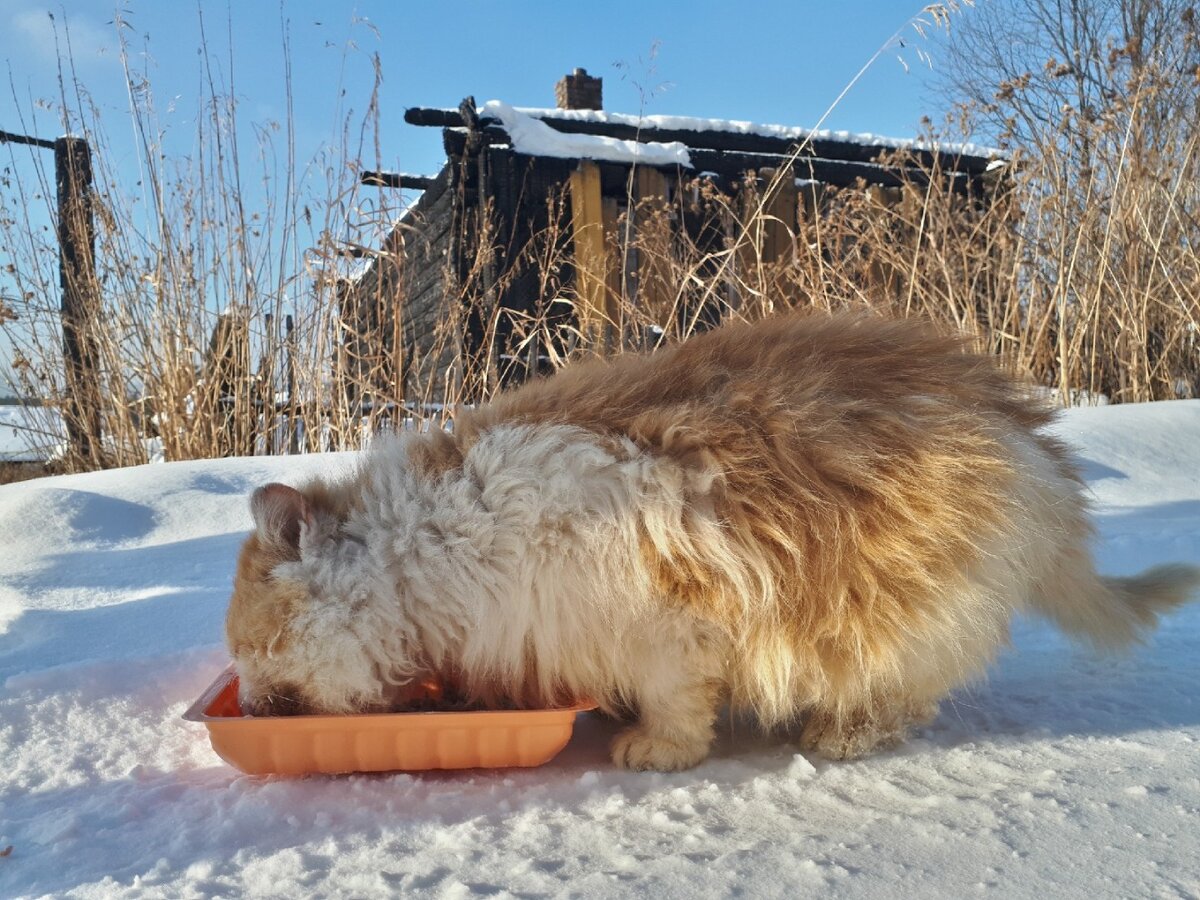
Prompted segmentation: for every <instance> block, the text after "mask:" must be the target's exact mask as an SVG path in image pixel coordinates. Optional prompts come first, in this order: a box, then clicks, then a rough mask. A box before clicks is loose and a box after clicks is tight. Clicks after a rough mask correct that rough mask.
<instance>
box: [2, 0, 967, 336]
mask: <svg viewBox="0 0 1200 900" xmlns="http://www.w3.org/2000/svg"><path fill="white" fill-rule="evenodd" d="M923 5H924V3H923V2H922V0H911V2H909V0H855V2H853V3H850V2H841V0H832V2H830V0H826V2H821V3H816V2H792V3H784V2H760V3H753V2H743V3H736V2H730V0H720V2H714V0H697V2H692V3H690V4H687V5H683V4H666V3H648V2H645V0H642V2H636V3H634V2H625V0H611V2H607V3H604V4H584V3H578V2H563V0H560V2H553V3H551V2H546V3H530V2H508V3H500V2H483V0H459V2H456V3H407V2H405V3H401V2H393V3H388V2H370V0H362V2H358V3H336V2H330V0H324V2H318V0H283V2H282V3H279V2H257V0H246V2H240V3H209V2H206V0H199V2H175V0H158V2H144V0H130V2H128V3H126V4H125V5H124V6H123V7H122V8H121V9H122V12H121V17H122V18H123V19H124V21H125V22H126V23H127V27H126V29H125V30H124V34H125V36H126V39H127V41H128V44H129V49H130V65H131V66H133V67H134V68H136V69H138V70H142V71H144V73H145V74H146V76H147V77H148V79H149V82H150V84H151V86H152V90H153V92H154V95H155V97H156V103H157V106H158V108H159V110H160V111H167V112H165V114H164V115H163V116H162V119H163V122H164V125H165V127H166V130H167V134H166V139H165V146H166V147H167V150H168V152H171V153H180V154H186V153H187V152H188V151H189V148H190V142H191V140H192V137H193V133H194V132H193V125H192V122H193V118H194V116H195V115H196V107H197V104H196V100H197V98H198V97H199V96H200V95H201V71H202V70H201V57H200V55H199V53H198V48H199V46H200V43H201V20H202V19H203V25H204V29H205V33H206V37H207V44H208V48H209V55H210V59H211V60H212V64H213V66H214V70H215V77H216V78H217V79H218V80H219V81H221V82H223V83H224V84H225V85H226V86H228V85H229V84H232V85H233V90H234V93H235V95H236V96H237V98H238V101H239V105H240V115H241V117H242V121H243V123H246V122H259V123H263V122H269V121H281V120H282V119H283V118H284V112H285V109H286V95H285V88H284V71H285V66H284V61H283V56H284V50H283V48H284V35H285V34H286V35H287V40H288V45H289V47H290V53H291V59H292V73H293V93H294V97H295V110H296V117H295V126H296V138H295V149H296V152H297V155H298V157H299V158H300V159H302V160H304V159H310V158H312V157H313V156H315V155H316V154H317V153H318V152H319V150H320V148H321V147H322V146H324V145H329V144H337V143H338V141H339V139H340V135H339V129H340V123H341V122H342V121H344V119H345V117H347V116H348V115H353V114H361V112H362V111H363V110H364V108H365V107H366V105H367V102H368V98H369V93H370V89H371V84H372V80H373V57H374V56H375V54H378V58H379V61H380V64H381V69H382V74H383V85H382V92H381V132H380V149H381V156H382V162H383V165H384V167H385V168H389V169H393V170H399V171H406V172H414V173H433V172H436V171H437V169H438V168H439V167H440V165H441V162H442V159H443V157H442V151H441V140H440V134H439V132H438V130H437V129H420V128H414V127H411V126H408V125H405V124H404V122H403V121H402V116H403V112H404V109H405V108H406V107H408V106H414V105H429V106H457V105H458V102H459V101H460V100H461V99H462V98H463V97H464V96H466V95H467V94H473V95H474V96H475V97H476V99H477V100H478V101H480V102H483V101H485V100H488V99H500V100H504V101H506V102H508V103H511V104H513V105H517V106H553V104H554V94H553V86H554V82H555V81H556V80H557V79H558V78H559V77H560V76H562V75H563V74H565V73H567V72H569V71H571V70H572V69H574V68H575V67H577V66H581V67H584V68H586V69H588V71H589V72H591V73H592V74H593V75H599V76H601V77H603V79H604V93H605V108H606V109H610V110H614V111H618V112H629V113H637V112H639V111H644V112H646V113H657V114H673V115H693V116H702V117H713V118H733V119H748V120H751V121H757V122H773V123H781V124H788V125H800V126H809V127H811V126H814V125H816V124H817V123H818V122H819V121H820V120H821V118H822V116H823V115H824V114H825V113H826V111H827V110H828V109H829V107H830V106H831V105H832V104H833V103H834V101H835V100H836V99H837V97H838V95H839V94H840V93H841V92H842V90H843V89H844V88H845V87H846V86H847V85H848V84H849V83H850V82H851V81H852V80H853V79H854V77H855V74H856V73H857V72H858V71H859V70H860V68H862V66H863V65H864V64H865V63H867V61H868V60H870V59H871V57H872V56H873V55H874V54H876V52H877V51H879V49H880V48H881V47H882V46H885V45H887V44H888V42H889V40H890V39H891V38H892V37H893V35H896V34H897V33H898V32H899V33H900V35H901V36H902V38H903V41H904V43H905V45H906V46H905V47H904V48H903V49H901V48H900V47H898V46H891V47H890V48H889V49H887V50H886V51H885V52H883V53H882V54H881V55H880V58H879V59H877V60H876V61H875V63H874V64H873V65H872V66H871V68H870V69H869V70H868V72H867V73H866V74H865V75H864V76H863V78H862V79H861V80H860V81H859V82H858V83H857V84H856V85H855V86H854V87H853V88H852V89H851V90H850V92H849V93H848V94H847V96H846V97H844V98H843V99H842V100H841V101H840V102H839V103H838V104H837V106H836V108H835V109H834V110H833V112H832V113H830V115H829V116H828V118H826V119H825V121H824V127H828V128H836V129H846V130H850V131H859V132H874V133H876V134H885V135H890V136H896V137H905V136H911V135H913V134H914V133H915V132H916V131H917V129H918V127H919V121H920V119H921V117H922V116H923V115H928V116H930V117H931V118H933V119H934V120H935V121H936V120H939V119H940V118H941V116H942V114H943V112H944V110H945V108H946V105H947V104H946V102H945V101H944V100H942V99H941V98H939V97H938V95H937V94H936V92H935V91H933V90H932V89H931V88H930V82H931V77H930V74H931V73H930V70H929V68H928V66H927V65H926V64H925V63H924V62H923V61H922V60H921V59H920V58H919V52H918V50H919V49H920V50H924V51H926V52H928V53H929V54H930V55H931V56H932V62H933V65H934V66H935V67H936V65H937V58H938V42H937V41H936V40H925V39H922V38H921V37H920V36H919V35H918V34H917V33H916V31H915V30H914V29H913V28H912V27H911V26H910V25H909V24H908V23H909V22H910V20H911V19H913V18H914V17H915V16H917V15H918V14H919V13H920V12H921V9H922V7H923ZM115 10H116V7H114V6H113V5H112V4H111V3H110V2H93V0H68V2H65V3H62V4H59V5H54V6H44V5H41V4H39V3H37V2H36V0H35V2H27V0H0V64H2V65H3V67H4V68H3V77H4V79H5V82H7V83H6V84H4V85H3V86H0V129H3V130H7V131H25V132H27V133H34V134H36V135H38V136H40V137H46V138H53V137H55V136H56V135H57V134H59V133H61V132H62V130H63V125H62V124H61V123H60V121H59V120H58V117H57V114H56V113H55V111H54V109H53V101H54V99H55V98H56V96H57V93H58V89H57V66H58V59H59V56H60V51H62V50H65V40H66V29H64V24H65V25H66V26H67V27H68V28H69V32H70V41H71V49H72V57H73V59H74V63H75V71H76V75H77V77H78V79H79V81H80V82H81V83H82V84H83V85H85V87H86V89H87V91H88V92H89V93H90V95H91V97H92V98H93V100H94V102H95V103H96V104H97V105H98V107H99V108H100V111H101V116H102V118H103V119H104V121H105V122H106V123H107V130H108V132H109V138H110V142H111V153H112V155H113V157H115V158H114V159H112V160H111V161H112V162H114V163H115V168H116V170H117V172H118V173H119V174H120V173H127V177H128V180H129V182H130V183H133V182H134V181H136V178H137V177H138V176H137V170H136V165H135V159H136V156H135V154H134V153H133V150H132V148H133V146H134V144H133V135H132V131H131V129H130V128H128V127H127V125H125V124H124V123H125V122H127V121H128V120H127V118H123V117H127V116H128V112H127V110H128V98H127V94H126V83H125V78H124V74H123V71H122V65H121V61H120V53H119V48H118V39H117V29H116V26H115V25H114V24H113V23H114V20H115V18H116V16H115V15H114V13H115ZM51 14H52V15H53V19H51ZM964 14H968V15H969V11H968V12H966V13H964ZM56 29H57V40H58V45H59V46H58V48H56V45H55V30H56ZM898 56H902V57H903V60H904V61H903V62H901V61H900V60H899V59H898V58H897V57H898ZM42 101H50V102H51V104H50V106H49V107H48V106H46V105H45V104H44V103H43V102H42ZM168 110H169V111H168ZM114 123H115V124H114ZM30 152H31V151H29V150H27V149H25V148H17V149H13V148H10V147H0V166H3V167H5V168H11V169H12V170H13V174H14V175H15V176H16V177H18V178H30V177H33V174H34V173H33V171H32V167H31V165H30V162H29V160H30ZM33 152H38V153H44V154H45V155H46V156H47V157H48V156H49V154H48V153H46V151H33ZM47 162H48V161H47ZM246 200H247V201H248V203H249V204H250V205H251V206H253V203H254V197H252V196H248V197H246ZM3 256H4V248H2V247H0V267H2V266H3V265H4V260H3ZM2 288H3V284H0V289H2ZM2 355H3V348H2V347H0V356H2Z"/></svg>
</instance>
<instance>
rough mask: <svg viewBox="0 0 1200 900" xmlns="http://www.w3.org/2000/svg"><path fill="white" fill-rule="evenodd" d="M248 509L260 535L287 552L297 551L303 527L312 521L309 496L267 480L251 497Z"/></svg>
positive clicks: (265, 540)
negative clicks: (266, 483) (268, 482)
mask: <svg viewBox="0 0 1200 900" xmlns="http://www.w3.org/2000/svg"><path fill="white" fill-rule="evenodd" d="M250 513H251V515H253V516H254V527H255V529H256V530H257V531H258V537H259V539H260V540H262V541H263V542H264V543H266V544H268V545H270V546H272V547H276V548H278V549H280V550H284V551H287V552H288V553H289V554H292V553H295V554H297V555H298V554H299V552H300V534H301V529H302V527H308V528H312V527H313V525H314V524H315V519H314V516H313V509H312V505H311V504H310V503H309V502H308V498H306V497H305V496H304V495H303V494H302V493H300V492H299V491H298V490H296V489H295V488H294V487H288V486H287V485H286V484H268V485H265V486H263V487H260V488H259V489H258V490H256V491H255V492H254V494H253V496H251V498H250Z"/></svg>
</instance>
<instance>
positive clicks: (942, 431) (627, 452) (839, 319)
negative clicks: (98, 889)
mask: <svg viewBox="0 0 1200 900" xmlns="http://www.w3.org/2000/svg"><path fill="white" fill-rule="evenodd" d="M1050 419H1051V413H1050V412H1049V411H1048V410H1047V409H1046V408H1044V407H1043V405H1041V404H1040V403H1038V402H1035V401H1034V400H1032V399H1031V398H1030V396H1029V394H1028V392H1027V390H1026V389H1025V388H1024V387H1023V386H1022V385H1021V384H1019V383H1018V382H1016V381H1014V380H1013V379H1012V378H1011V377H1009V376H1007V375H1005V374H1004V373H1003V372H1002V371H1001V370H1000V369H999V368H998V367H997V366H996V364H995V362H994V361H993V360H991V359H989V358H985V357H982V356H978V355H973V354H970V353H967V352H964V349H963V346H962V343H961V342H960V341H958V340H955V339H949V338H945V337H940V336H938V335H936V334H935V333H933V332H932V331H930V330H929V329H928V327H927V326H924V325H921V324H918V323H913V322H909V321H891V320H885V319H880V318H874V317H869V316H861V315H838V316H832V317H827V316H820V317H818V316H807V317H806V316H798V315H787V316H781V317H776V318H772V319H768V320H765V321H762V322H759V323H756V324H732V325H727V326H725V327H722V328H720V329H717V330H715V331H712V332H709V333H706V334H702V335H698V336H696V337H693V338H691V339H690V340H688V341H686V342H683V343H681V344H677V345H672V346H667V347H664V348H662V349H659V350H657V351H655V352H653V353H648V354H639V355H633V354H630V355H626V356H622V357H619V358H617V359H614V360H611V361H594V362H586V363H582V364H578V365H574V366H571V367H568V368H566V369H564V370H563V371H561V372H560V373H558V374H556V375H554V376H552V377H550V378H546V379H542V380H538V381H534V382H532V383H530V384H528V385H525V386H524V387H521V388H519V389H516V390H513V391H511V392H509V393H505V394H503V395H501V396H500V397H499V398H497V399H496V400H494V401H493V402H491V403H490V404H488V405H486V406H483V407H481V408H478V409H475V410H471V411H467V412H463V413H461V414H460V415H459V416H458V417H457V418H456V420H455V423H454V430H453V433H446V432H442V431H435V432H431V433H425V434H411V433H410V434H403V435H400V436H398V437H380V438H378V439H377V440H375V441H374V442H373V443H372V444H371V446H370V448H369V449H368V450H366V451H364V453H363V454H362V457H361V460H360V462H359V464H358V466H357V468H356V470H355V473H354V474H353V475H352V476H349V477H347V478H344V479H342V480H340V481H338V482H331V483H323V482H315V483H312V484H309V485H306V486H303V487H301V488H300V489H298V490H297V489H295V488H291V487H287V486H284V485H281V484H271V485H267V486H266V487H263V488H260V489H259V490H258V491H256V492H255V494H254V496H253V499H252V501H251V507H252V510H253V515H254V521H255V526H256V527H255V531H254V533H253V534H252V535H251V536H250V538H249V539H248V540H247V541H246V544H245V547H244V548H243V550H242V553H241V557H240V560H239V562H238V567H237V574H236V577H235V581H234V591H233V597H232V600H231V603H230V608H229V613H228V618H227V623H226V627H227V636H228V640H229V646H230V649H231V651H232V653H233V656H234V659H235V661H236V664H237V669H238V672H239V675H240V677H241V684H242V698H243V702H244V704H245V707H246V708H247V709H248V710H249V711H252V712H255V713H257V714H273V713H279V714H282V713H295V712H313V713H317V712H319V713H352V712H365V711H383V710H387V709H389V708H393V707H394V705H395V704H396V703H397V701H398V698H400V697H402V696H403V694H404V691H405V685H406V684H409V683H410V682H411V681H412V680H413V679H420V678H422V677H426V676H429V675H434V676H437V677H441V678H443V679H446V680H447V681H450V682H452V683H453V684H455V685H457V686H458V687H459V688H460V689H461V690H462V691H463V692H464V695H465V696H467V697H469V698H471V699H473V700H481V701H483V702H488V703H508V704H516V705H520V706H547V705H554V704H560V703H566V702H570V701H573V700H575V699H577V698H584V697H586V698H590V699H592V700H594V701H595V702H597V703H598V704H599V705H600V707H601V708H602V709H603V710H605V711H606V712H609V713H611V714H614V715H619V716H625V717H627V718H629V719H630V724H629V725H628V727H627V728H625V730H623V731H622V732H620V733H619V734H618V735H617V737H616V738H615V740H614V742H613V747H612V756H613V760H614V761H615V762H616V763H617V764H618V765H621V766H626V767H629V768H633V769H659V770H672V769H683V768H686V767H689V766H694V765H696V764H697V763H699V762H700V761H701V760H703V759H704V758H705V756H706V755H707V754H708V752H709V748H710V745H711V743H712V740H713V730H714V721H715V719H716V717H717V714H718V711H719V709H720V708H721V707H722V705H723V704H729V705H730V706H731V707H732V708H735V709H747V710H750V711H752V712H753V713H754V714H755V715H756V717H757V719H758V720H759V721H760V722H761V723H762V724H763V725H764V727H771V726H774V725H777V724H780V723H785V722H788V721H791V720H794V719H798V718H801V717H802V718H803V721H804V726H803V731H802V733H801V743H802V745H803V747H804V748H805V749H807V750H811V751H815V752H818V753H820V754H823V755H824V756H827V757H831V758H836V759H846V758H851V757H857V756H861V755H863V754H866V753H868V752H870V751H872V750H873V749H875V748H877V747H881V746H887V745H891V744H893V743H895V742H897V741H899V740H901V739H902V738H903V737H904V735H905V734H906V732H907V731H908V729H910V728H911V727H912V726H914V725H918V724H921V723H927V722H929V721H930V720H931V719H932V718H933V716H934V714H935V712H936V711H937V708H938V702H939V701H940V700H941V699H942V698H943V697H945V696H946V695H947V693H948V692H950V691H951V690H953V689H954V688H955V687H957V686H959V685H962V684H963V683H964V682H967V681H968V680H970V679H971V678H973V677H976V676H978V675H979V674H980V673H981V672H982V671H983V669H984V668H985V667H986V665H987V664H988V663H989V661H991V660H992V658H993V657H994V655H995V653H996V651H997V649H998V648H999V647H1001V646H1002V645H1003V644H1004V643H1005V641H1006V639H1007V634H1008V622H1009V619H1010V617H1011V616H1012V614H1013V613H1014V612H1016V611H1019V610H1030V611H1032V612H1034V613H1037V614H1040V615H1042V616H1044V617H1046V618H1048V619H1050V620H1051V621H1053V622H1054V623H1055V624H1057V625H1058V626H1060V627H1061V628H1063V629H1064V630H1066V631H1067V632H1070V633H1072V634H1075V635H1078V636H1081V637H1082V638H1084V639H1086V640H1088V641H1090V642H1091V643H1092V644H1094V645H1095V646H1097V647H1099V648H1102V649H1103V648H1119V647H1122V646H1124V645H1127V644H1129V643H1130V642H1132V641H1135V640H1137V639H1138V637H1139V636H1140V635H1142V634H1143V633H1144V632H1145V631H1146V630H1147V629H1150V628H1152V627H1153V626H1154V624H1155V621H1156V617H1157V615H1158V613H1160V612H1163V611H1165V610H1169V609H1170V608H1172V607H1173V606H1175V605H1177V604H1179V603H1181V602H1183V601H1184V600H1186V599H1187V597H1188V594H1189V592H1190V591H1191V590H1192V589H1194V588H1195V587H1196V586H1197V584H1200V570H1198V569H1196V568H1193V567H1189V566H1183V565H1173V566H1162V567H1159V568H1156V569H1153V570H1151V571H1149V572H1146V573H1144V574H1142V575H1140V576H1137V577H1133V578H1106V577H1100V576H1098V575H1097V574H1096V572H1095V569H1094V568H1093V564H1092V560H1091V557H1090V554H1089V551H1088V541H1089V538H1090V535H1091V529H1090V526H1089V524H1088V520H1087V517H1086V510H1085V501H1084V499H1083V496H1082V493H1081V490H1082V488H1081V484H1080V481H1079V478H1078V476H1077V474H1076V472H1075V469H1074V468H1073V467H1072V465H1071V463H1070V462H1069V460H1068V456H1067V452H1066V450H1065V448H1064V447H1063V446H1062V445H1061V444H1059V443H1058V442H1057V441H1056V440H1054V439H1053V438H1052V437H1049V436H1047V435H1046V434H1045V433H1043V431H1042V429H1043V426H1045V425H1046V424H1047V423H1048V422H1049V421H1050Z"/></svg>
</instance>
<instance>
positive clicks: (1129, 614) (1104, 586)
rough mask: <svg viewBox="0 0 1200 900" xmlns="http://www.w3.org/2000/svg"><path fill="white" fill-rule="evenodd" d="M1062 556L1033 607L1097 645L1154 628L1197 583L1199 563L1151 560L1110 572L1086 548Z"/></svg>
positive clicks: (1114, 644)
mask: <svg viewBox="0 0 1200 900" xmlns="http://www.w3.org/2000/svg"><path fill="white" fill-rule="evenodd" d="M1072 556H1073V555H1072ZM1062 562H1063V565H1060V567H1059V571H1058V572H1056V575H1055V577H1054V578H1052V579H1050V581H1049V583H1046V584H1043V585H1041V588H1040V590H1039V591H1038V592H1037V594H1036V596H1035V597H1034V598H1033V606H1034V609H1035V610H1036V611H1037V612H1038V613H1040V614H1042V615H1043V616H1045V617H1047V618H1048V619H1050V620H1051V621H1053V622H1054V623H1055V624H1056V625H1058V626H1059V627H1060V628H1062V629H1063V631H1066V632H1068V633H1069V634H1072V635H1075V636H1078V637H1081V638H1083V639H1084V640H1086V641H1088V642H1089V643H1091V644H1093V645H1094V646H1096V647H1098V648H1101V649H1107V650H1117V649H1120V648H1122V647H1126V646H1128V645H1130V644H1132V643H1134V642H1136V641H1137V640H1139V639H1140V638H1142V637H1144V636H1145V635H1146V634H1147V633H1149V632H1150V631H1152V630H1153V629H1154V627H1155V626H1156V625H1157V624H1158V617H1159V615H1160V614H1162V613H1166V612H1170V611H1171V610H1172V609H1174V608H1175V607H1177V606H1181V605H1183V604H1184V603H1186V602H1187V601H1188V600H1190V599H1193V596H1194V594H1195V593H1196V591H1197V590H1198V589H1200V566H1189V565H1182V564H1171V565H1164V566H1155V567H1154V568H1152V569H1147V570H1146V571H1145V572H1142V573H1141V574H1140V575H1134V576H1132V577H1129V578H1109V577H1104V576H1100V575H1097V574H1096V573H1095V571H1094V570H1093V569H1092V565H1091V560H1090V559H1088V558H1087V555H1086V554H1079V556H1073V558H1070V559H1064V560H1063V561H1062Z"/></svg>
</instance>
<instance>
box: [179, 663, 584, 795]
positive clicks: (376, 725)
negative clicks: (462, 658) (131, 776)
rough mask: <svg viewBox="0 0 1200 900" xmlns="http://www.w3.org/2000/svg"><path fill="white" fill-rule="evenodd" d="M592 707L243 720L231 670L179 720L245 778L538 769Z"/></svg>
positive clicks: (582, 704) (235, 677)
mask: <svg viewBox="0 0 1200 900" xmlns="http://www.w3.org/2000/svg"><path fill="white" fill-rule="evenodd" d="M588 709H595V704H593V703H580V704H577V705H576V706H572V707H568V708H564V709H534V710H526V709H522V710H496V711H491V710H488V711H485V712H410V713H380V714H374V715H358V716H243V715H242V709H241V706H240V705H239V704H238V678H237V673H236V672H235V671H234V669H233V667H230V668H229V669H226V670H225V671H224V672H222V673H221V675H220V676H218V677H217V680H216V681H214V682H213V683H212V684H211V685H210V686H209V687H208V689H207V690H206V691H205V692H204V693H203V694H201V695H200V698H199V699H198V700H197V701H196V702H195V703H193V704H192V706H191V708H190V709H188V711H187V712H186V713H184V714H183V717H184V718H185V719H187V720H188V721H189V722H203V723H204V724H205V726H207V728H208V736H209V740H210V741H211V742H212V746H213V749H214V750H216V751H217V755H218V756H220V757H221V759H223V760H225V761H226V762H227V763H229V764H230V765H231V766H233V767H234V768H235V769H240V770H241V771H243V772H246V773H247V774H249V775H307V774H311V773H326V774H338V773H342V772H390V771H418V770H424V769H474V768H489V769H490V768H500V767H505V766H540V765H542V764H543V763H545V762H548V761H549V760H551V759H553V758H554V756H555V755H556V754H557V753H558V752H559V751H560V750H562V748H563V747H565V746H566V745H567V742H568V741H569V740H570V739H571V731H572V729H573V728H574V727H575V716H576V714H577V713H579V712H582V711H583V710H588Z"/></svg>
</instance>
